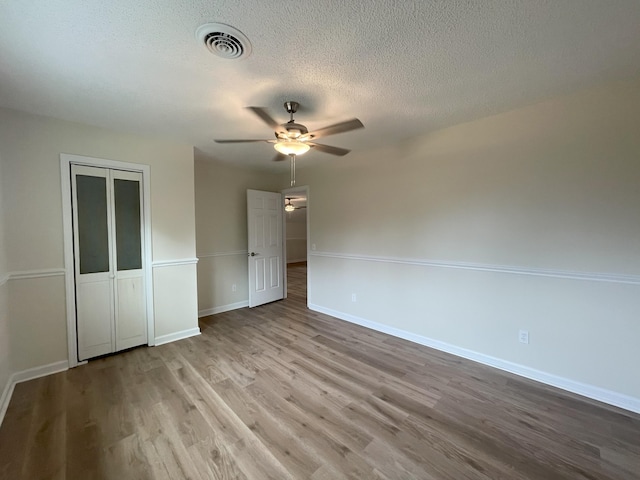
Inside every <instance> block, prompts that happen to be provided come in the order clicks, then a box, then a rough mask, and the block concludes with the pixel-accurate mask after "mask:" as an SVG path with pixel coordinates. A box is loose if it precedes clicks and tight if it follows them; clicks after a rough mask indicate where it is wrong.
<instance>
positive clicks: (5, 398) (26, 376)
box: [0, 360, 69, 425]
mask: <svg viewBox="0 0 640 480" xmlns="http://www.w3.org/2000/svg"><path fill="white" fill-rule="evenodd" d="M68 369H69V362H67V361H66V360H61V361H59V362H54V363H50V364H48V365H42V366H40V367H34V368H29V369H27V370H22V371H20V372H15V373H14V374H13V375H11V376H10V377H9V381H8V382H7V385H6V386H5V388H4V391H3V392H2V396H1V397H0V425H2V420H4V415H5V414H6V413H7V408H9V402H11V396H12V395H13V390H14V389H15V386H16V384H18V383H22V382H26V381H28V380H34V379H36V378H40V377H44V376H47V375H52V374H54V373H59V372H64V371H66V370H68Z"/></svg>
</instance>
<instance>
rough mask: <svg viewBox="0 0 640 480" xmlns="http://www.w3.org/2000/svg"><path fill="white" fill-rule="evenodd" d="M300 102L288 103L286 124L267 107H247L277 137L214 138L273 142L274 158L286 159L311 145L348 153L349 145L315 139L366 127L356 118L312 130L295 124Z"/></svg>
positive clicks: (286, 103)
mask: <svg viewBox="0 0 640 480" xmlns="http://www.w3.org/2000/svg"><path fill="white" fill-rule="evenodd" d="M298 107H300V104H299V103H298V102H293V101H289V102H285V103H284V108H285V110H286V111H287V113H289V115H290V120H289V121H288V122H286V123H283V124H279V123H278V122H276V121H275V120H274V119H273V117H271V115H269V113H268V112H267V110H266V109H265V108H263V107H247V108H248V109H249V110H251V111H252V112H253V113H255V114H256V115H257V116H258V117H259V118H260V119H261V120H262V121H263V122H264V123H266V124H267V125H268V126H269V127H271V128H273V129H274V134H275V140H267V139H258V140H253V139H246V140H215V142H216V143H245V142H266V143H272V144H273V147H274V148H275V149H276V151H277V152H278V153H277V154H276V156H275V157H274V160H276V161H279V160H285V159H286V158H287V156H291V157H292V160H293V157H295V156H297V155H302V154H304V153H306V152H308V151H309V150H310V149H311V148H315V149H316V150H318V151H320V152H324V153H328V154H331V155H339V156H342V155H346V154H347V153H349V152H350V150H347V149H346V148H340V147H332V146H330V145H323V144H321V143H316V142H315V141H313V140H315V139H317V138H321V137H328V136H329V135H335V134H337V133H344V132H349V131H351V130H356V129H358V128H364V125H363V124H362V122H361V121H360V120H358V119H357V118H353V119H351V120H347V121H345V122H340V123H336V124H335V125H329V126H328V127H324V128H321V129H319V130H315V131H313V132H309V130H308V129H307V127H305V126H304V125H302V124H300V123H296V122H295V120H294V119H293V114H294V113H296V112H297V111H298Z"/></svg>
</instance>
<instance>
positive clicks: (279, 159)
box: [272, 153, 289, 162]
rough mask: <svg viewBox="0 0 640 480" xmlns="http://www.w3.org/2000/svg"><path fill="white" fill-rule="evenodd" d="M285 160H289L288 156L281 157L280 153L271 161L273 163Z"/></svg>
mask: <svg viewBox="0 0 640 480" xmlns="http://www.w3.org/2000/svg"><path fill="white" fill-rule="evenodd" d="M287 158H289V155H283V154H282V153H276V156H275V157H273V159H272V160H273V161H274V162H281V161H283V160H286V159H287Z"/></svg>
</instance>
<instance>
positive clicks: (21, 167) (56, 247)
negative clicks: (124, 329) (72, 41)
mask: <svg viewBox="0 0 640 480" xmlns="http://www.w3.org/2000/svg"><path fill="white" fill-rule="evenodd" d="M60 153H70V154H77V155H83V156H89V157H97V158H104V159H110V160H119V161H123V162H131V163H141V164H147V165H150V169H151V174H150V177H151V186H150V187H151V224H152V245H153V246H152V249H153V261H154V262H165V263H169V264H170V263H171V262H172V261H174V260H179V261H183V262H182V263H183V264H180V265H175V266H171V265H167V266H162V267H159V268H154V282H155V283H154V306H155V322H156V324H155V325H156V332H155V334H156V337H162V336H171V335H175V334H176V332H184V331H192V330H193V329H196V328H197V306H196V299H195V293H193V292H195V291H196V288H197V287H196V265H195V217H194V187H193V149H192V147H190V146H188V145H181V144H176V143H171V142H168V141H165V140H160V139H155V138H146V137H140V136H134V135H128V134H124V133H118V132H114V131H110V130H105V129H101V128H96V127H91V126H88V125H82V124H76V123H71V122H65V121H62V120H56V119H51V118H45V117H40V116H35V115H29V114H26V113H21V112H16V111H12V110H6V109H1V110H0V159H1V160H2V167H3V170H2V173H3V192H2V193H3V197H4V202H5V203H4V210H5V221H4V225H3V230H4V232H5V242H6V251H7V270H8V271H9V272H11V277H10V278H11V279H10V281H9V287H10V288H9V317H10V318H9V330H10V332H9V338H10V342H11V352H12V368H13V370H14V371H22V370H25V369H29V368H33V367H39V366H42V365H45V364H49V363H54V362H58V361H64V360H66V359H67V333H66V313H65V312H66V306H65V294H64V270H63V268H64V263H63V234H62V198H61V197H62V196H61V184H60ZM185 260H186V261H187V265H184V261H185ZM189 260H190V262H191V263H189ZM160 269H161V270H162V271H160ZM189 289H190V292H191V294H190V295H187V294H184V291H185V290H187V291H189ZM165 307H167V308H165Z"/></svg>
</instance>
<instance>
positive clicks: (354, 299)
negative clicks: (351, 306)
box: [351, 293, 357, 302]
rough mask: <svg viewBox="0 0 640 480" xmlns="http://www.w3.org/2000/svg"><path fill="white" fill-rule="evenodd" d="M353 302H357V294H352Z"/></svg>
mask: <svg viewBox="0 0 640 480" xmlns="http://www.w3.org/2000/svg"><path fill="white" fill-rule="evenodd" d="M351 301H352V302H355V301H357V300H356V294H355V293H352V294H351Z"/></svg>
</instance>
